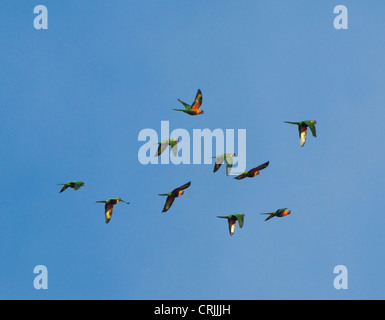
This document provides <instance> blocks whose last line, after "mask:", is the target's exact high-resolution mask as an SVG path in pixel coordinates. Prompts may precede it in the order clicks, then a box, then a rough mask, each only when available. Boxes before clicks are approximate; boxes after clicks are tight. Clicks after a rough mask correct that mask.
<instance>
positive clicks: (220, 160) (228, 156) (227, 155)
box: [212, 153, 237, 175]
mask: <svg viewBox="0 0 385 320" xmlns="http://www.w3.org/2000/svg"><path fill="white" fill-rule="evenodd" d="M236 156H237V155H236V154H235V153H225V154H221V155H219V156H216V157H212V158H213V159H214V158H216V159H217V160H216V161H215V166H214V172H217V171H218V169H219V168H220V167H221V165H222V163H223V161H225V162H226V175H229V174H230V171H231V168H232V167H233V158H234V157H236Z"/></svg>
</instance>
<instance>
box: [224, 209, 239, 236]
mask: <svg viewBox="0 0 385 320" xmlns="http://www.w3.org/2000/svg"><path fill="white" fill-rule="evenodd" d="M218 218H221V219H227V222H228V223H229V232H230V236H232V235H233V234H234V231H235V223H236V222H237V221H238V225H239V227H240V228H242V227H243V221H244V218H245V215H244V214H242V213H238V214H231V215H229V216H218Z"/></svg>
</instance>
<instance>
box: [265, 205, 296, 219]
mask: <svg viewBox="0 0 385 320" xmlns="http://www.w3.org/2000/svg"><path fill="white" fill-rule="evenodd" d="M261 214H268V215H269V216H268V217H267V218H266V219H265V221H267V220H270V219H271V218H274V217H278V218H282V217H285V216H287V215H289V214H291V211H290V210H288V209H287V208H282V209H278V210H277V211H275V212H267V213H261Z"/></svg>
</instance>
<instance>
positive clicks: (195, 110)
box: [173, 89, 204, 116]
mask: <svg viewBox="0 0 385 320" xmlns="http://www.w3.org/2000/svg"><path fill="white" fill-rule="evenodd" d="M178 101H179V102H180V103H181V104H183V106H184V109H173V110H175V111H182V112H184V113H187V114H189V115H190V116H196V115H198V114H204V111H203V110H200V109H199V108H200V107H201V105H202V92H201V90H200V89H198V91H197V94H196V96H195V100H194V102H193V103H192V104H191V105H189V104H187V103H185V102H183V101H182V100H180V99H178Z"/></svg>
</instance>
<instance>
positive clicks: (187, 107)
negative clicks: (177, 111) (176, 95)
mask: <svg viewBox="0 0 385 320" xmlns="http://www.w3.org/2000/svg"><path fill="white" fill-rule="evenodd" d="M178 101H179V102H180V103H181V104H183V106H184V107H185V109H186V110H191V106H190V105H189V104H187V103H186V102H183V101H182V100H180V99H178Z"/></svg>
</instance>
